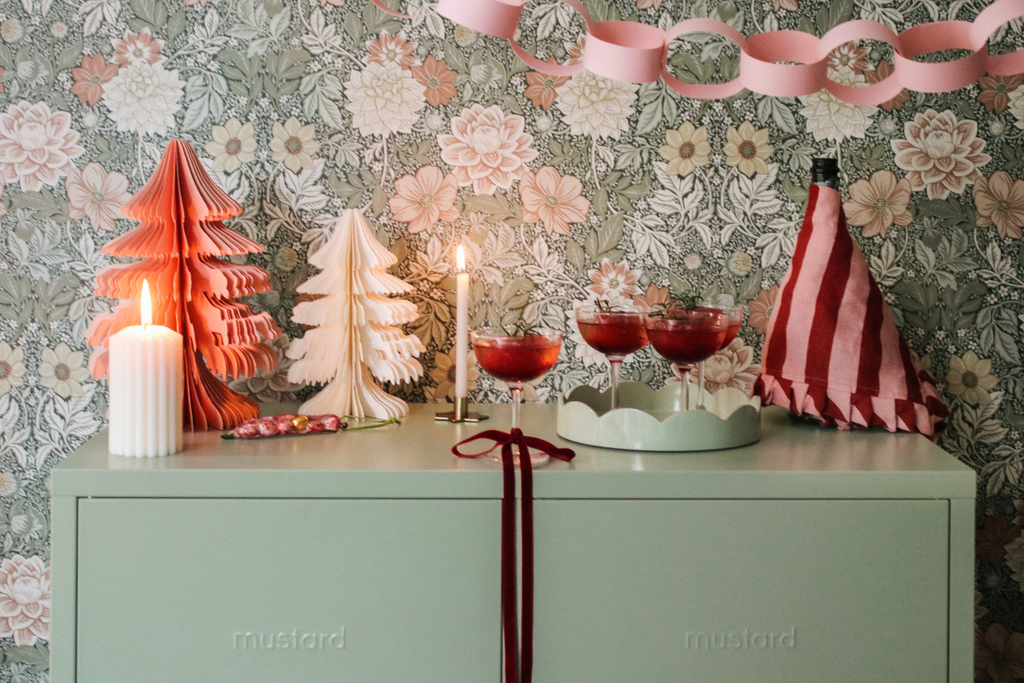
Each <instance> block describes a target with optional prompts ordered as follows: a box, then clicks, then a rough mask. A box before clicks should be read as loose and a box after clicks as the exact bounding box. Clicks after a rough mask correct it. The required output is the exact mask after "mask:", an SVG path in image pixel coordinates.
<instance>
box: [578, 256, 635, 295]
mask: <svg viewBox="0 0 1024 683" xmlns="http://www.w3.org/2000/svg"><path fill="white" fill-rule="evenodd" d="M587 275H589V276H590V282H591V284H589V285H587V289H589V290H590V291H591V292H593V293H594V294H596V295H597V296H598V298H601V299H606V300H608V301H611V302H612V303H616V302H618V301H620V300H622V299H624V298H628V297H631V296H633V295H634V294H639V293H640V290H639V289H637V288H636V281H637V280H639V279H640V271H638V270H630V269H629V264H628V263H626V262H625V261H620V262H619V263H612V262H611V261H609V260H608V259H603V260H602V261H601V267H600V268H595V269H594V270H592V271H590V272H589V273H587Z"/></svg>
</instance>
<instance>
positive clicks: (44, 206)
mask: <svg viewBox="0 0 1024 683" xmlns="http://www.w3.org/2000/svg"><path fill="white" fill-rule="evenodd" d="M10 201H11V209H13V210H15V211H17V210H18V209H28V210H30V211H32V212H33V213H34V214H35V217H36V218H52V219H53V220H55V221H57V222H58V223H67V222H68V221H69V220H71V217H70V216H69V215H68V202H67V200H66V199H63V198H61V197H59V196H57V195H55V194H54V193H53V191H52V190H50V189H49V188H44V189H42V190H40V191H39V192H19V193H18V194H12V195H11V200H10Z"/></svg>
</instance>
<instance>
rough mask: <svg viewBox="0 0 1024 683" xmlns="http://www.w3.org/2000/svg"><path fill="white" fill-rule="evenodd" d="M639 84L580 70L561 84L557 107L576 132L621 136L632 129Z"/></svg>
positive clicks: (591, 135)
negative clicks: (630, 123) (631, 123)
mask: <svg viewBox="0 0 1024 683" xmlns="http://www.w3.org/2000/svg"><path fill="white" fill-rule="evenodd" d="M638 89H639V87H638V86H636V85H634V84H632V83H623V82H621V81H613V80H611V79H610V78H605V77H603V76H598V75H597V74H594V73H591V72H589V71H581V72H580V73H578V74H576V75H575V76H573V77H572V78H570V79H569V82H568V83H566V84H565V85H563V86H562V87H561V89H560V90H559V93H558V99H557V100H555V106H557V107H558V108H559V109H560V110H561V111H562V114H563V117H562V120H563V121H565V122H566V123H568V124H569V130H570V132H572V134H573V135H589V136H590V137H592V138H595V139H600V138H614V139H618V138H619V136H620V135H621V134H622V133H623V131H626V130H629V117H630V116H632V115H633V103H634V102H636V93H637V90H638Z"/></svg>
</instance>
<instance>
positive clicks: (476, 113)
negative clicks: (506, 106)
mask: <svg viewBox="0 0 1024 683" xmlns="http://www.w3.org/2000/svg"><path fill="white" fill-rule="evenodd" d="M525 124H526V120H525V119H524V118H523V117H522V116H518V115H515V114H512V115H509V116H506V115H505V113H504V112H503V111H501V109H500V108H499V107H498V106H497V105H492V106H490V107H487V108H486V109H485V108H484V107H483V106H481V105H479V104H474V105H473V107H472V109H463V110H462V114H461V115H460V116H456V117H455V118H453V119H452V134H451V135H448V134H444V133H442V134H441V135H438V136H437V142H438V144H439V145H440V146H441V158H442V159H443V160H444V161H445V162H446V163H449V164H451V165H452V166H454V167H455V168H454V173H455V177H456V178H458V180H459V185H469V184H472V185H473V191H474V192H476V193H477V194H494V191H495V190H496V189H497V188H499V187H500V188H502V189H503V190H507V189H509V188H510V187H512V181H513V180H515V179H517V178H520V177H522V175H523V172H524V171H526V163H527V162H528V161H532V160H533V159H535V158H536V157H537V150H535V149H531V148H530V145H532V144H533V136H532V135H529V134H527V133H525V132H523V131H524V128H525Z"/></svg>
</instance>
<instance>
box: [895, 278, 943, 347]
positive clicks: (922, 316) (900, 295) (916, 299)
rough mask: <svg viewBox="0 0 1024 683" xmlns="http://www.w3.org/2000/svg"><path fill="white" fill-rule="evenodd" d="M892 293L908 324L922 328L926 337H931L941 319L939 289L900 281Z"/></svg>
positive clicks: (908, 281) (910, 281)
mask: <svg viewBox="0 0 1024 683" xmlns="http://www.w3.org/2000/svg"><path fill="white" fill-rule="evenodd" d="M892 291H893V292H894V293H895V294H896V296H897V301H898V303H899V307H900V308H901V309H902V310H903V315H904V318H905V320H906V321H907V324H909V325H912V326H914V327H918V328H921V329H922V330H924V333H925V335H926V336H930V335H931V333H932V332H934V331H935V328H936V327H937V326H938V324H939V321H940V318H941V313H940V311H939V293H938V289H937V288H936V287H935V286H934V285H925V284H922V283H920V282H914V281H912V280H900V281H899V282H897V283H896V284H895V285H893V287H892Z"/></svg>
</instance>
